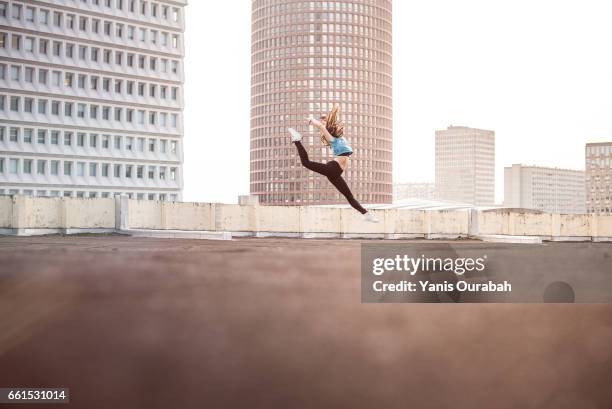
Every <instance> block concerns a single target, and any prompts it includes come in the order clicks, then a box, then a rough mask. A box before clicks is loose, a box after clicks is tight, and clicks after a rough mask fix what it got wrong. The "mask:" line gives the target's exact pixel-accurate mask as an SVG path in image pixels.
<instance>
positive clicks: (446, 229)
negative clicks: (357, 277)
mask: <svg viewBox="0 0 612 409" xmlns="http://www.w3.org/2000/svg"><path fill="white" fill-rule="evenodd" d="M372 212H374V213H375V214H376V216H377V217H378V219H379V220H380V223H376V224H374V223H367V222H365V221H364V220H363V216H362V215H361V214H359V213H358V212H355V211H354V210H353V209H347V208H341V209H340V208H328V207H310V206H302V207H300V206H259V205H250V204H249V205H233V204H218V203H174V202H155V201H139V200H128V199H127V197H121V198H115V199H108V198H96V199H93V198H92V199H81V198H40V197H28V196H12V197H9V196H2V197H0V229H1V230H2V232H5V233H6V232H8V233H17V234H35V233H34V232H36V234H44V233H45V232H47V233H49V232H84V231H93V232H96V231H108V230H110V231H122V232H125V231H128V230H130V229H132V230H138V229H140V230H157V231H163V230H168V231H177V232H234V233H236V234H237V235H240V234H242V235H251V236H267V235H286V236H291V237H300V236H301V237H368V238H383V237H384V238H418V237H426V238H438V237H448V238H452V237H484V236H514V237H540V238H541V239H544V240H594V241H601V240H611V238H612V215H593V214H575V215H574V214H573V215H566V214H551V213H541V212H534V211H522V210H509V209H501V210H487V211H476V210H471V211H470V210H456V211H450V210H448V211H447V210H431V211H425V210H404V209H379V210H372Z"/></svg>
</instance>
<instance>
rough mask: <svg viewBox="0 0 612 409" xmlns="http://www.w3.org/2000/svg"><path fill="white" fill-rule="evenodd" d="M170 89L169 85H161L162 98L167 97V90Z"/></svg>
mask: <svg viewBox="0 0 612 409" xmlns="http://www.w3.org/2000/svg"><path fill="white" fill-rule="evenodd" d="M167 90H168V87H166V86H160V87H159V96H160V98H161V99H166V92H167Z"/></svg>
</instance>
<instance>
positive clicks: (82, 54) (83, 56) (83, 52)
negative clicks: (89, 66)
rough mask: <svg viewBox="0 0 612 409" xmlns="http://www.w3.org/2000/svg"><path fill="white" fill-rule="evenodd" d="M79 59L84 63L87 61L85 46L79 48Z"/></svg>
mask: <svg viewBox="0 0 612 409" xmlns="http://www.w3.org/2000/svg"><path fill="white" fill-rule="evenodd" d="M79 59H80V60H81V61H85V60H86V59H87V46H85V45H80V46H79Z"/></svg>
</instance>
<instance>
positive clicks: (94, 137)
mask: <svg viewBox="0 0 612 409" xmlns="http://www.w3.org/2000/svg"><path fill="white" fill-rule="evenodd" d="M89 146H91V147H92V148H95V147H97V146H98V135H97V134H95V133H92V134H91V135H89Z"/></svg>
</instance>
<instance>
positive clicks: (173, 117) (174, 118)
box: [171, 114, 178, 128]
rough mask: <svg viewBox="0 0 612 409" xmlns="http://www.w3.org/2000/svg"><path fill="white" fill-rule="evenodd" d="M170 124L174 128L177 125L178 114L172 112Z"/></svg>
mask: <svg viewBox="0 0 612 409" xmlns="http://www.w3.org/2000/svg"><path fill="white" fill-rule="evenodd" d="M171 126H172V127H173V128H176V127H177V126H178V115H177V114H172V121H171Z"/></svg>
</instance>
